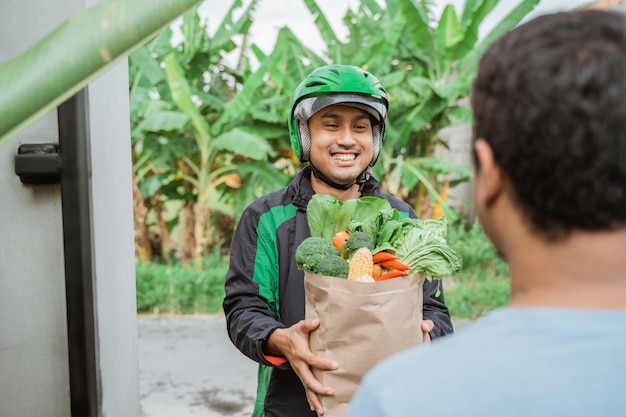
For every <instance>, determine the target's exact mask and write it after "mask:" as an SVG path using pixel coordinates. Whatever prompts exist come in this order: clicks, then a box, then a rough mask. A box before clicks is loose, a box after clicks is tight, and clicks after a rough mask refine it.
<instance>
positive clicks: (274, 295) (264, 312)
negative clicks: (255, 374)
mask: <svg viewBox="0 0 626 417" xmlns="http://www.w3.org/2000/svg"><path fill="white" fill-rule="evenodd" d="M258 217H259V216H258V215H257V214H256V213H255V212H254V211H253V210H251V209H250V208H248V209H246V211H245V212H244V213H243V215H242V217H241V219H240V221H239V224H238V225H237V228H236V229H235V234H234V236H233V240H232V244H231V251H230V266H229V269H228V272H227V275H226V282H225V286H224V290H225V296H224V302H223V308H224V313H225V315H226V326H227V330H228V335H229V337H230V340H231V341H232V342H233V344H234V345H235V346H236V347H237V348H238V349H239V350H240V351H241V352H242V353H243V354H244V355H246V356H248V357H249V358H250V359H252V360H254V361H256V362H258V363H261V364H264V365H268V366H272V365H273V363H272V362H270V361H268V359H267V358H266V357H265V356H264V354H263V349H262V346H263V342H264V341H265V340H266V339H267V338H268V337H269V336H270V334H271V333H272V332H273V331H274V330H276V329H278V328H284V327H286V326H285V325H283V324H282V323H281V322H280V321H279V317H278V313H277V312H278V270H277V268H278V266H277V265H278V264H277V259H272V258H273V257H276V258H277V256H278V254H277V253H275V252H276V249H275V245H273V244H272V242H271V238H270V237H268V236H267V234H265V233H263V232H262V231H259V229H258Z"/></svg>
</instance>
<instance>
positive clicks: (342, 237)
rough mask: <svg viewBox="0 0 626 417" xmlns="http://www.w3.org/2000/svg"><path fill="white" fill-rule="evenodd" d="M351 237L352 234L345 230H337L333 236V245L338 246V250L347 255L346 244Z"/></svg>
mask: <svg viewBox="0 0 626 417" xmlns="http://www.w3.org/2000/svg"><path fill="white" fill-rule="evenodd" d="M349 238H350V234H348V232H346V231H345V230H342V231H340V232H337V233H336V234H335V236H333V246H334V247H335V248H337V251H339V253H340V254H341V256H343V257H344V258H345V257H346V251H345V244H346V242H347V241H348V239H349Z"/></svg>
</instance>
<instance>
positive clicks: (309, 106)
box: [289, 65, 389, 166]
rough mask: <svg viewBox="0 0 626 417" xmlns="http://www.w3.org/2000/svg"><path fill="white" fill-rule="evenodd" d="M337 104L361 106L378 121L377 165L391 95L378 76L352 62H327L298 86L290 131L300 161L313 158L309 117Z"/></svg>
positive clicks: (374, 131)
mask: <svg viewBox="0 0 626 417" xmlns="http://www.w3.org/2000/svg"><path fill="white" fill-rule="evenodd" d="M333 104H342V105H346V106H352V107H356V108H359V109H361V110H363V111H365V112H367V113H369V114H370V115H371V116H372V117H373V118H374V120H376V121H378V123H375V124H374V125H373V126H372V131H373V136H374V155H373V157H372V161H371V162H370V166H373V165H374V164H375V163H376V160H377V159H378V155H379V154H380V147H381V146H382V143H383V139H384V137H385V121H386V119H387V109H388V108H389V95H388V94H387V92H386V91H385V89H384V88H383V87H382V86H381V85H380V81H378V79H377V78H376V77H374V76H373V75H372V74H370V73H369V72H367V71H365V70H364V69H362V68H359V67H356V66H352V65H326V66H323V67H320V68H317V69H316V70H315V71H313V72H312V73H311V74H309V75H308V76H307V77H306V78H305V79H304V80H303V81H302V82H301V83H300V85H298V87H297V88H296V91H295V93H294V95H293V98H292V100H291V111H290V113H289V135H290V136H291V147H292V148H293V151H294V152H295V154H296V156H297V157H298V159H299V160H300V162H307V161H308V160H309V159H310V153H311V136H310V134H309V126H308V121H309V118H310V117H311V116H313V115H314V114H315V113H317V112H318V111H320V110H321V109H323V108H325V107H328V106H331V105H333Z"/></svg>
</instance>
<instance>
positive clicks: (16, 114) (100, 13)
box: [0, 0, 201, 145]
mask: <svg viewBox="0 0 626 417" xmlns="http://www.w3.org/2000/svg"><path fill="white" fill-rule="evenodd" d="M199 3H201V1H200V0H109V1H106V2H104V3H101V4H99V5H96V6H93V7H90V8H88V9H85V10H83V11H81V12H79V13H76V14H74V15H73V16H71V17H70V18H69V19H68V20H66V21H65V23H63V24H62V25H60V26H59V27H58V28H57V29H56V30H54V31H53V32H52V33H50V34H49V35H48V36H46V37H45V38H43V39H42V40H41V41H40V42H38V43H37V44H35V45H34V46H33V47H31V48H30V49H28V50H26V51H25V52H24V53H22V54H21V55H19V56H17V57H16V58H14V59H12V60H11V61H8V62H7V63H5V64H3V65H2V66H0V114H2V117H0V145H1V144H2V143H4V142H5V141H6V140H7V139H8V138H9V137H11V136H12V135H14V134H16V133H17V132H19V131H20V130H22V129H23V128H25V127H26V126H28V125H29V124H30V123H32V122H34V121H35V120H36V119H38V118H39V117H40V116H42V115H43V114H45V113H46V112H48V111H50V110H51V109H53V108H54V107H56V106H58V105H59V104H61V103H62V102H63V101H65V100H67V99H68V98H69V97H71V96H72V95H74V94H75V93H76V92H77V91H79V90H80V89H82V88H83V87H85V85H87V84H88V83H89V82H90V81H92V80H93V79H95V78H96V77H97V76H98V75H100V74H102V73H103V72H104V71H106V70H107V69H109V68H110V67H111V66H112V65H114V64H115V63H116V62H118V61H119V60H120V59H121V58H123V57H124V56H126V55H128V54H129V53H130V52H132V51H133V50H135V49H137V48H138V47H139V46H141V45H142V44H144V43H145V42H146V41H148V40H149V39H151V38H152V37H153V36H154V35H156V34H157V33H158V32H159V31H160V30H162V29H163V28H165V27H166V26H167V25H169V24H170V23H171V22H172V21H173V20H174V19H175V18H176V17H178V16H179V15H181V14H182V13H184V12H185V11H186V10H188V9H189V8H191V7H193V6H196V5H198V4H199Z"/></svg>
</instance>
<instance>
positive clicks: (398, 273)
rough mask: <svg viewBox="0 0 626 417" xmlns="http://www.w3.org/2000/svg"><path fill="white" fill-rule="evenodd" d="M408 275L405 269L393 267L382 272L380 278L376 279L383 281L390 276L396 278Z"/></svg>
mask: <svg viewBox="0 0 626 417" xmlns="http://www.w3.org/2000/svg"><path fill="white" fill-rule="evenodd" d="M407 275H409V273H408V272H406V271H403V270H401V269H393V270H391V271H389V272H385V273H384V274H382V275H381V276H380V278H378V279H377V280H376V281H383V280H386V279H389V278H396V277H406V276H407Z"/></svg>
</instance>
